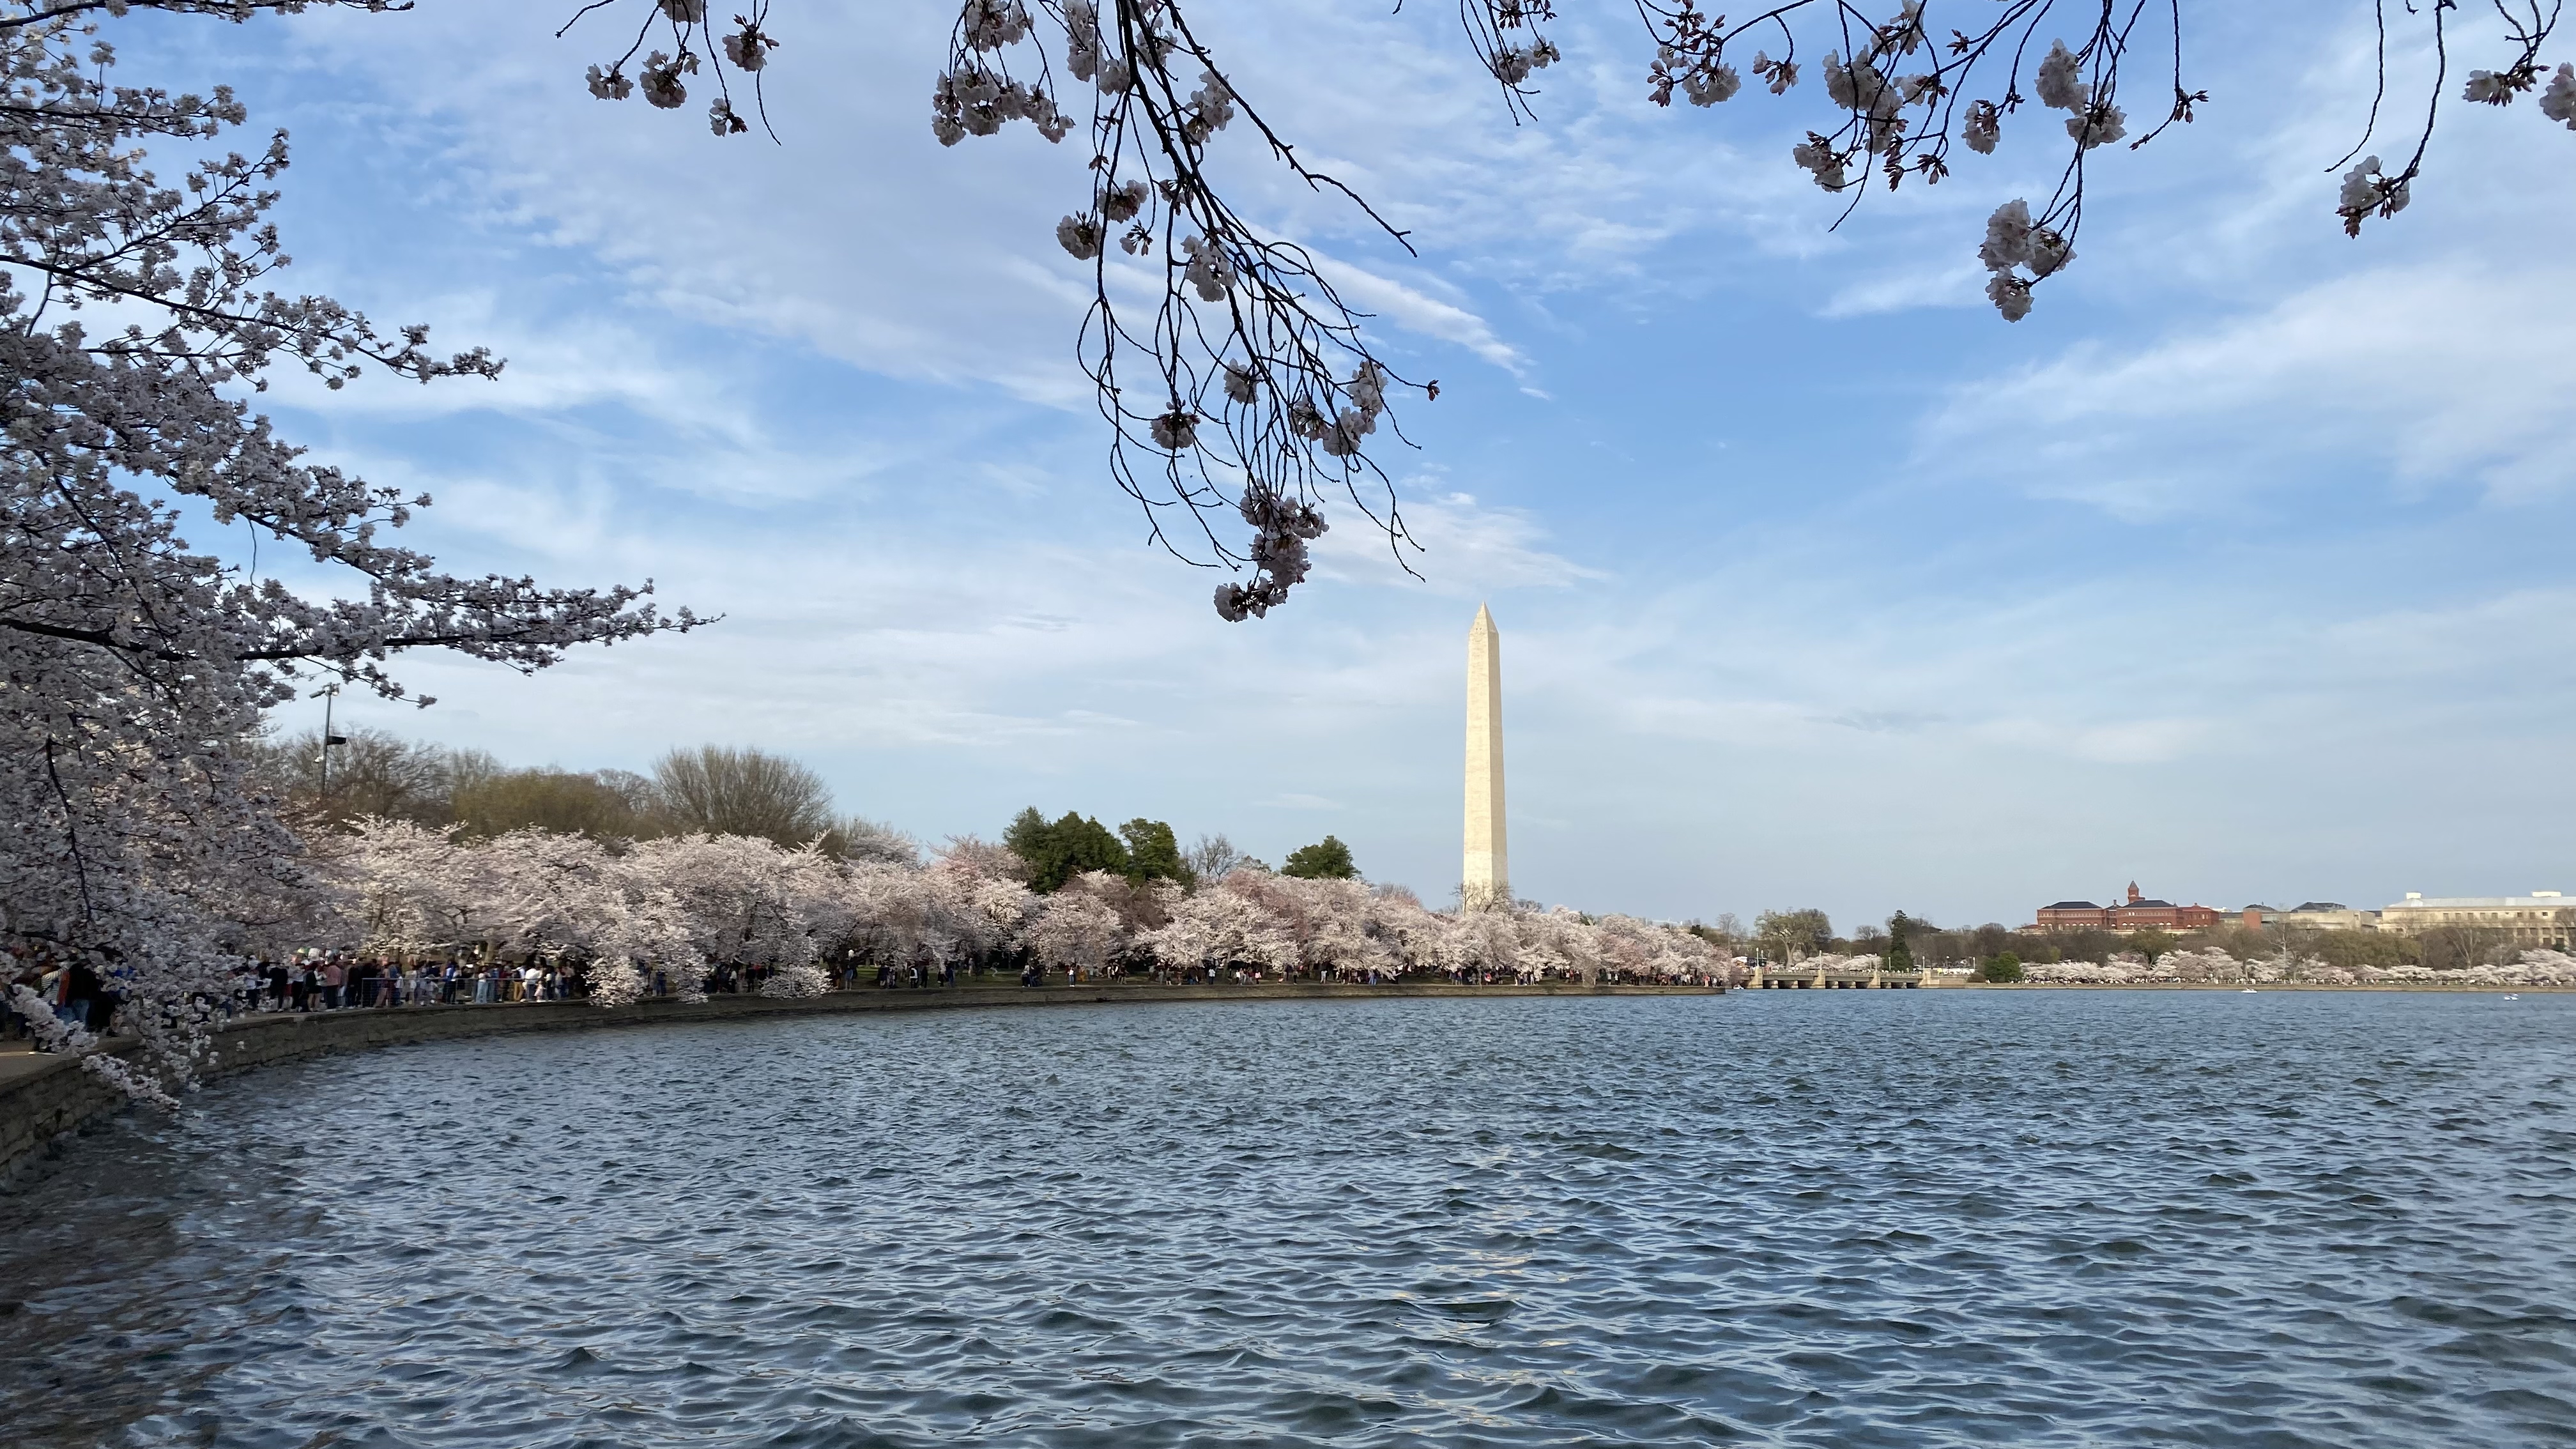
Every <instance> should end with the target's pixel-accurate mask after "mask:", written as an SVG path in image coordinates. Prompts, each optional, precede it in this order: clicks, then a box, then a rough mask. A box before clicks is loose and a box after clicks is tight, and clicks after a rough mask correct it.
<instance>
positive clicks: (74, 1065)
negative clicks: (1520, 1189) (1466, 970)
mask: <svg viewBox="0 0 2576 1449" xmlns="http://www.w3.org/2000/svg"><path fill="white" fill-rule="evenodd" d="M1723 994H1724V988H1721V987H1705V986H1584V985H1580V984H1575V983H1551V984H1548V985H1540V986H1503V985H1495V986H1468V985H1462V984H1460V983H1457V982H1450V981H1439V982H1408V983H1392V984H1388V985H1383V986H1345V985H1339V984H1330V985H1328V984H1322V983H1315V982H1270V983H1246V984H1244V985H1239V986H1235V985H1208V986H1164V985H1152V984H1143V983H1139V984H1134V985H1130V984H1126V983H1123V982H1120V983H1108V982H1104V983H1095V984H1091V985H1083V986H1037V987H1022V986H944V987H926V988H896V989H883V990H881V989H878V988H874V987H861V988H859V989H856V990H851V991H834V992H827V993H825V994H824V995H821V996H809V997H803V998H778V997H766V996H723V995H720V996H710V997H708V998H707V999H706V1000H705V1001H703V1002H695V1003H691V1002H679V1001H668V1000H660V1001H646V1002H640V1003H638V1004H636V1005H634V1006H631V1007H615V1008H611V1007H600V1006H592V1005H590V1004H589V1003H588V1002H581V1001H550V1002H540V1003H533V1004H531V1003H527V1002H513V1003H495V1004H490V1005H482V1006H475V1005H459V1006H401V1007H355V1008H347V1009H343V1010H339V1011H314V1012H291V1011H264V1012H259V1013H256V1014H254V1015H251V1016H246V1017H237V1018H235V1019H234V1020H232V1021H230V1022H228V1023H226V1024H225V1025H224V1026H223V1027H221V1028H219V1029H218V1030H217V1031H216V1032H215V1038H214V1039H215V1060H214V1062H213V1063H212V1064H210V1065H209V1066H207V1067H206V1068H205V1070H204V1071H203V1072H202V1073H201V1074H200V1075H201V1077H202V1079H203V1080H206V1081H212V1080H214V1079H215V1078H217V1077H226V1076H231V1075H233V1074H234V1073H236V1072H247V1071H255V1070H257V1069H258V1068H260V1067H264V1066H267V1065H269V1064H271V1063H273V1062H287V1061H298V1060H302V1059H303V1058H306V1057H316V1056H329V1055H332V1054H334V1053H338V1052H347V1051H366V1050H370V1049H373V1048H376V1047H384V1046H408V1045H410V1044H412V1043H415V1042H425V1041H442V1040H447V1039H451V1038H456V1037H473V1036H506V1035H516V1034H518V1033H522V1032H535V1031H596V1030H601V1029H624V1028H633V1027H648V1026H662V1025H673V1024H677V1023H682V1022H709V1021H747V1020H752V1019H755V1018H761V1017H773V1016H855V1015H862V1014H865V1013H869V1012H892V1011H970V1010H1003V1009H1010V1008H1015V1007H1075V1006H1099V1005H1116V1004H1122V1003H1163V1002H1171V1003H1176V1004H1177V1003H1182V1002H1226V1001H1327V1000H1335V1001H1341V1000H1347V1001H1382V1000H1394V999H1407V998H1426V997H1474V996H1717V995H1723ZM102 1049H103V1050H104V1051H105V1052H107V1053H108V1054H110V1055H114V1056H120V1057H131V1056H132V1054H133V1053H134V1051H135V1049H136V1043H135V1041H134V1040H133V1039H132V1038H130V1037H118V1038H111V1039H109V1041H108V1042H107V1043H106V1044H105V1046H104V1047H103V1048H102ZM134 1105H135V1104H134V1103H133V1101H132V1100H131V1099H130V1098H128V1097H127V1096H126V1095H125V1094H124V1093H123V1092H120V1091H118V1090H116V1089H115V1088H114V1087H112V1086H110V1085H108V1084H107V1083H105V1082H102V1081H101V1080H99V1078H98V1077H96V1076H95V1075H93V1074H91V1073H90V1072H88V1071H86V1070H83V1069H82V1067H81V1065H80V1059H79V1058H78V1057H69V1056H59V1055H53V1054H49V1053H42V1052H32V1051H31V1052H7V1053H0V1188H5V1187H8V1186H14V1185H15V1184H16V1183H17V1182H18V1181H19V1180H20V1179H21V1178H22V1177H23V1176H24V1175H25V1174H26V1173H28V1172H29V1171H30V1170H31V1169H33V1168H34V1167H36V1166H37V1165H38V1164H40V1163H41V1162H43V1161H44V1160H46V1159H47V1158H49V1157H51V1156H52V1155H53V1149H54V1148H55V1147H56V1145H57V1144H59V1143H61V1142H62V1141H63V1140H64V1139H66V1138H68V1137H71V1136H74V1135H76V1134H78V1133H79V1132H80V1131H82V1130H83V1129H85V1128H87V1127H89V1126H91V1125H92V1124H94V1123H97V1122H99V1121H101V1120H104V1119H105V1118H108V1117H111V1116H114V1115H116V1114H117V1113H119V1112H122V1111H124V1110H127V1109H128V1108H131V1107H132V1106H134Z"/></svg>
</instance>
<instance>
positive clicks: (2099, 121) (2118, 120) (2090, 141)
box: [2066, 106, 2129, 151]
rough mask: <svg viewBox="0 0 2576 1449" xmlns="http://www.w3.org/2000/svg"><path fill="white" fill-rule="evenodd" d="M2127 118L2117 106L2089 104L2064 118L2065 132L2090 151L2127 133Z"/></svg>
mask: <svg viewBox="0 0 2576 1449" xmlns="http://www.w3.org/2000/svg"><path fill="white" fill-rule="evenodd" d="M2128 123H2129V118H2128V116H2127V115H2126V114H2124V113H2123V112H2122V111H2121V110H2120V108H2119V107H2118V106H2090V107H2087V108H2086V109H2085V110H2084V111H2083V112H2082V113H2081V114H2079V115H2073V116H2069V117H2067V118H2066V134H2067V135H2069V136H2071V137H2073V138H2074V139H2075V140H2076V141H2077V142H2079V143H2080V144H2082V146H2083V147H2084V149H2085V150H2087V151H2090V150H2092V149H2093V148H2094V147H2096V146H2108V145H2110V144H2111V143H2112V142H2114V141H2117V140H2119V139H2120V138H2121V137H2123V136H2126V135H2127V134H2129V128H2128Z"/></svg>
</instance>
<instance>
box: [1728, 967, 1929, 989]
mask: <svg viewBox="0 0 2576 1449" xmlns="http://www.w3.org/2000/svg"><path fill="white" fill-rule="evenodd" d="M1744 984H1745V986H1746V987H1747V988H1748V989H1750V990H1755V991H1798V990H1813V991H1911V990H1913V989H1914V988H1916V987H1918V986H1921V985H1922V984H1923V973H1921V972H1919V971H1861V970H1855V969H1853V968H1851V967H1833V968H1826V967H1818V968H1816V969H1815V970H1812V971H1809V970H1802V969H1800V968H1799V967H1796V966H1756V967H1754V968H1753V979H1752V980H1750V981H1747V982H1745V983H1744Z"/></svg>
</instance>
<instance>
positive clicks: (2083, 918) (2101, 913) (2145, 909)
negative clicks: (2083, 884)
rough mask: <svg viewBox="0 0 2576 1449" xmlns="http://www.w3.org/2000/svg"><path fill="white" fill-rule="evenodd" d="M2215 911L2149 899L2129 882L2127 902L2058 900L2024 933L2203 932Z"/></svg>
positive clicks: (2215, 921)
mask: <svg viewBox="0 0 2576 1449" xmlns="http://www.w3.org/2000/svg"><path fill="white" fill-rule="evenodd" d="M2218 920H2219V912H2218V911H2216V910H2214V909H2212V908H2211V907H2208V906H2178V905H2175V904H2174V903H2173V902H2171V901H2158V900H2149V899H2147V898H2146V897H2144V896H2141V895H2139V894H2138V883H2137V882H2136V881H2131V882H2129V899H2128V900H2127V901H2126V902H2125V903H2123V904H2119V905H2110V906H2097V905H2095V904H2093V903H2092V902H2091V901H2059V902H2057V903H2056V904H2054V905H2046V906H2042V907H2040V908H2039V919H2038V920H2037V921H2036V922H2034V923H2032V924H2031V925H2028V926H2025V927H2023V928H2022V929H2023V930H2026V931H2203V930H2207V929H2208V928H2210V927H2211V926H2215V925H2217V924H2218Z"/></svg>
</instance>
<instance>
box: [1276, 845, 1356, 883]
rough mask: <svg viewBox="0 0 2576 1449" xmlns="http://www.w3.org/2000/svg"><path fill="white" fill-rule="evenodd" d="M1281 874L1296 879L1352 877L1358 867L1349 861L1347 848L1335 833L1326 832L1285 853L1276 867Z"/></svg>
mask: <svg viewBox="0 0 2576 1449" xmlns="http://www.w3.org/2000/svg"><path fill="white" fill-rule="evenodd" d="M1279 873H1280V874H1281V875H1293V876H1295V877H1297V878H1298V879H1299V880H1356V879H1358V878H1359V873H1360V872H1359V867H1357V866H1355V865H1353V864H1351V848H1350V847H1349V846H1347V845H1344V844H1342V842H1341V840H1340V838H1339V837H1337V836H1331V835H1327V836H1325V837H1324V838H1323V839H1321V840H1319V841H1316V842H1315V843H1314V844H1312V845H1301V846H1298V847H1297V848H1296V849H1295V850H1292V851H1290V852H1288V859H1287V861H1286V862H1285V863H1283V864H1282V865H1281V866H1280V867H1279Z"/></svg>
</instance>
